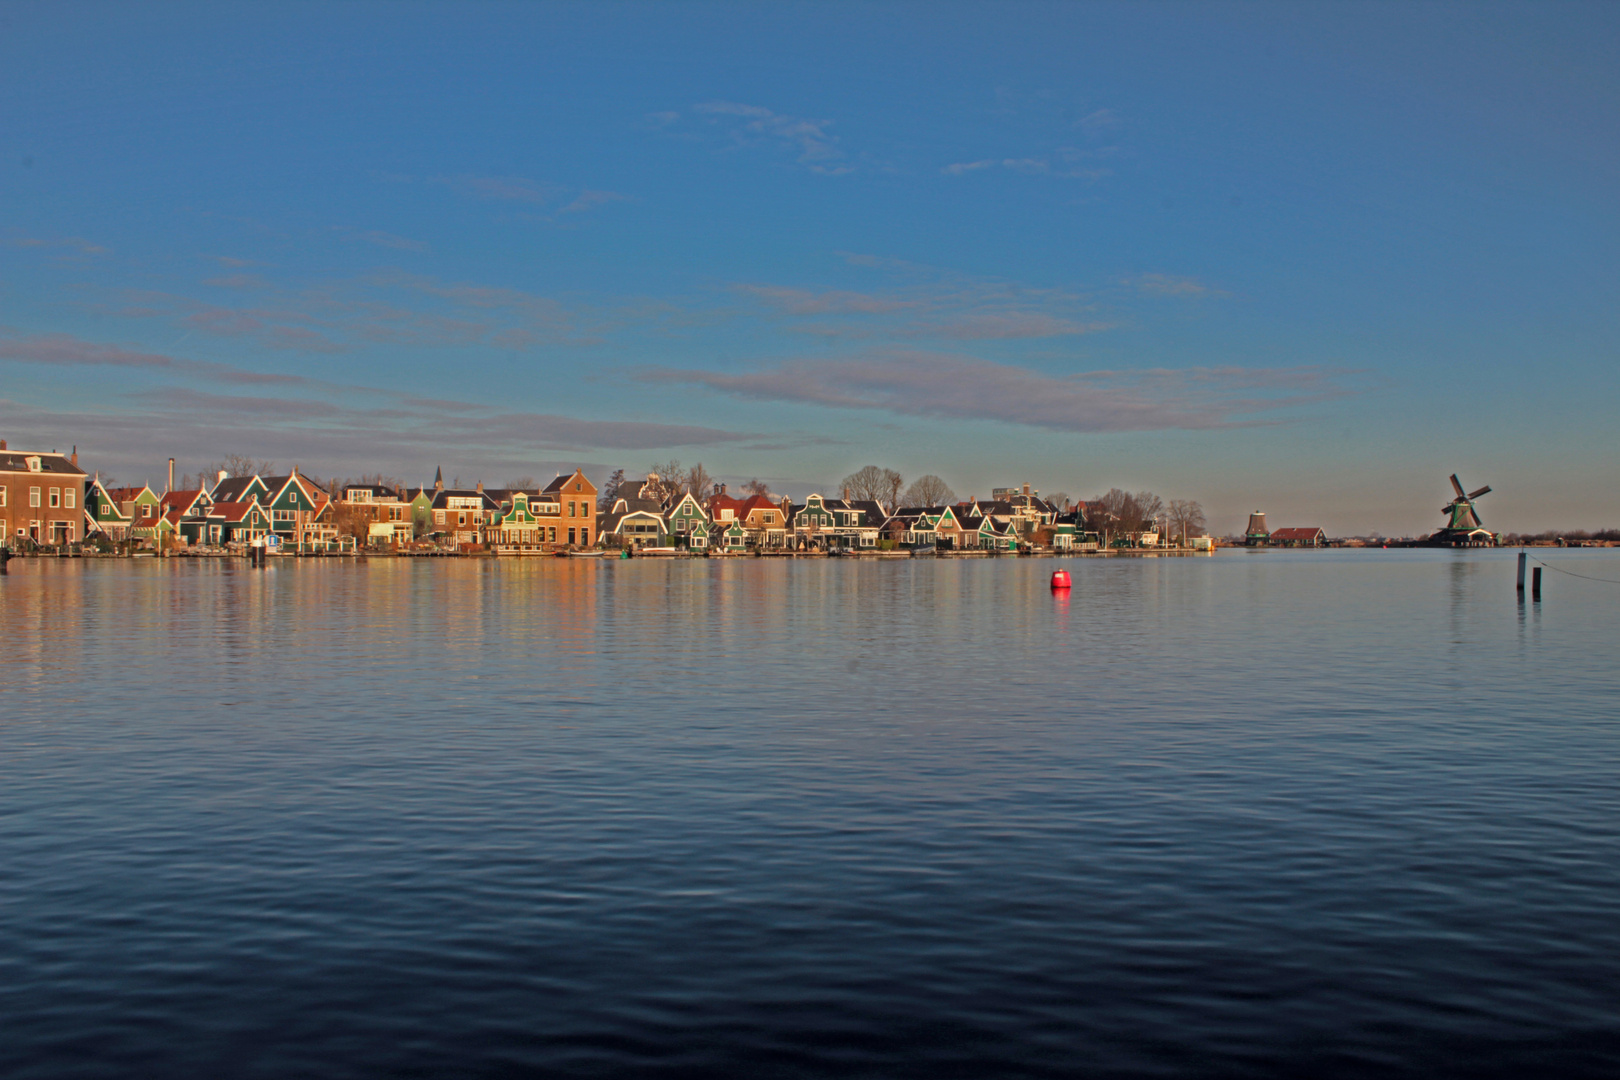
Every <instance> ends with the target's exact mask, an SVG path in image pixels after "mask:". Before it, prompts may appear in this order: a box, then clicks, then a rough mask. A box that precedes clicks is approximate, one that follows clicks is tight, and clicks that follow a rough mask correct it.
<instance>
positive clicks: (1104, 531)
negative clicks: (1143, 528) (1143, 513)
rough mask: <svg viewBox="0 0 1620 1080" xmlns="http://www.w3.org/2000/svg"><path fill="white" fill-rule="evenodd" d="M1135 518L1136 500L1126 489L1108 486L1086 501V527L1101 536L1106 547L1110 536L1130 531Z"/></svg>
mask: <svg viewBox="0 0 1620 1080" xmlns="http://www.w3.org/2000/svg"><path fill="white" fill-rule="evenodd" d="M1135 518H1136V500H1135V499H1133V498H1131V495H1130V493H1129V492H1127V491H1121V490H1120V489H1119V488H1109V489H1108V491H1107V492H1106V493H1104V494H1102V495H1098V496H1097V497H1096V498H1095V499H1091V500H1089V501H1088V502H1087V503H1086V527H1087V528H1088V529H1090V530H1091V531H1092V532H1095V533H1096V534H1097V535H1098V536H1100V537H1101V538H1102V543H1103V547H1105V548H1106V547H1107V546H1108V544H1109V541H1110V539H1111V538H1112V537H1114V536H1117V535H1119V534H1120V533H1122V532H1129V531H1130V523H1131V522H1132V521H1134V519H1135Z"/></svg>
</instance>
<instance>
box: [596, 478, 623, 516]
mask: <svg viewBox="0 0 1620 1080" xmlns="http://www.w3.org/2000/svg"><path fill="white" fill-rule="evenodd" d="M622 487H624V470H623V469H614V470H613V475H612V476H610V477H608V478H607V483H605V484H603V485H602V490H600V491H598V492H597V493H596V507H597V509H598V510H600V511H602V513H604V514H605V513H607V512H608V511H609V510H612V509H613V503H614V500H616V499H617V498H618V497H619V489H620V488H622Z"/></svg>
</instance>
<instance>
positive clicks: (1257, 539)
mask: <svg viewBox="0 0 1620 1080" xmlns="http://www.w3.org/2000/svg"><path fill="white" fill-rule="evenodd" d="M1243 542H1244V543H1245V544H1247V545H1248V546H1249V547H1265V546H1266V545H1267V544H1269V543H1270V542H1271V530H1270V529H1268V528H1266V512H1265V511H1264V510H1256V511H1255V512H1254V513H1252V514H1250V515H1249V527H1248V528H1247V529H1245V530H1244V531H1243Z"/></svg>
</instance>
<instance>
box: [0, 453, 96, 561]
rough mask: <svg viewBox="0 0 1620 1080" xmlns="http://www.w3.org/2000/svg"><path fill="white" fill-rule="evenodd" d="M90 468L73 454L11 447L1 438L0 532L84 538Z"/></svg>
mask: <svg viewBox="0 0 1620 1080" xmlns="http://www.w3.org/2000/svg"><path fill="white" fill-rule="evenodd" d="M84 482H85V474H84V470H83V469H81V468H79V452H78V451H77V450H75V451H74V452H73V453H72V454H71V455H63V454H57V453H49V454H47V453H42V452H35V451H22V450H7V449H6V444H5V442H4V441H3V440H0V537H4V542H5V544H6V546H8V547H9V546H11V545H12V544H13V543H15V542H16V541H18V540H32V541H33V542H35V543H37V544H73V543H77V542H78V541H80V540H82V539H83V538H84V523H85V516H84V505H83V504H84Z"/></svg>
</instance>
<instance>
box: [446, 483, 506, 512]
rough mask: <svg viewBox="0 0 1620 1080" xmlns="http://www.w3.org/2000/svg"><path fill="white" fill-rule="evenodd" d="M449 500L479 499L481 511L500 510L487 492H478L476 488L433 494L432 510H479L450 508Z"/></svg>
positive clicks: (451, 489) (449, 489)
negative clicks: (481, 505)
mask: <svg viewBox="0 0 1620 1080" xmlns="http://www.w3.org/2000/svg"><path fill="white" fill-rule="evenodd" d="M451 499H480V500H482V501H483V507H482V508H483V509H485V510H499V509H500V504H499V503H497V502H496V501H495V500H494V499H492V498H490V497H489V493H488V492H485V491H479V490H477V489H476V488H445V489H444V490H443V491H440V492H435V493H434V496H433V509H435V510H477V509H479V507H452V506H451V505H450V500H451Z"/></svg>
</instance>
